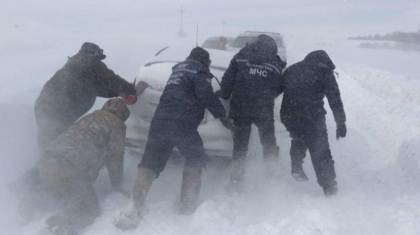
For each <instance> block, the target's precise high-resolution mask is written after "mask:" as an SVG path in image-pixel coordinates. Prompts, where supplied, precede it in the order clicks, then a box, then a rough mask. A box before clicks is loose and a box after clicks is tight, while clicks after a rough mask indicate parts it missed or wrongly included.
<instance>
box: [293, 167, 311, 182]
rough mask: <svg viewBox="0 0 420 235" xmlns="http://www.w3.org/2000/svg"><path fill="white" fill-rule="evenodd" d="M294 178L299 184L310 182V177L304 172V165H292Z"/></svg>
mask: <svg viewBox="0 0 420 235" xmlns="http://www.w3.org/2000/svg"><path fill="white" fill-rule="evenodd" d="M292 176H293V178H295V180H296V181H297V182H305V181H308V176H306V174H305V172H304V171H303V167H302V163H300V164H294V163H292Z"/></svg>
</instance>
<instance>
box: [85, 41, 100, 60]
mask: <svg viewBox="0 0 420 235" xmlns="http://www.w3.org/2000/svg"><path fill="white" fill-rule="evenodd" d="M79 53H80V54H83V55H87V56H91V57H94V58H97V59H99V60H103V59H105V57H106V55H104V50H102V49H101V48H100V47H99V46H98V45H96V44H94V43H91V42H85V43H83V45H82V47H81V48H80V50H79Z"/></svg>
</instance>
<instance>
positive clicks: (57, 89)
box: [35, 42, 136, 152]
mask: <svg viewBox="0 0 420 235" xmlns="http://www.w3.org/2000/svg"><path fill="white" fill-rule="evenodd" d="M105 57H106V56H105V55H104V54H103V50H102V49H100V48H99V46H98V45H96V44H93V43H89V42H85V43H84V44H83V45H82V47H81V49H80V51H79V53H77V54H76V55H74V56H73V57H70V58H69V60H68V61H67V63H66V64H65V65H64V67H63V68H61V69H60V70H59V71H57V72H56V73H55V74H54V76H53V77H52V78H51V79H50V80H48V82H47V83H46V84H45V85H44V87H43V88H42V91H41V94H40V95H39V97H38V99H37V100H36V102H35V117H36V121H37V124H38V146H39V149H40V150H41V152H43V151H44V150H45V148H47V147H48V145H49V144H50V143H51V142H52V141H53V140H55V139H56V138H57V137H58V136H59V135H60V134H61V133H63V132H64V131H66V130H67V129H68V128H69V127H70V126H71V125H72V124H73V123H74V122H75V121H76V120H77V119H79V118H80V117H81V116H83V115H84V114H85V113H86V112H87V111H89V109H91V108H92V106H93V104H94V103H95V100H96V97H97V96H99V97H105V98H112V97H117V96H119V95H127V96H128V95H135V94H136V90H135V89H134V86H133V85H132V84H130V83H129V82H127V81H126V80H124V79H122V78H121V77H120V76H118V75H116V74H115V73H114V72H113V71H112V70H110V69H108V68H107V66H106V65H105V64H104V63H103V62H102V60H103V59H105Z"/></svg>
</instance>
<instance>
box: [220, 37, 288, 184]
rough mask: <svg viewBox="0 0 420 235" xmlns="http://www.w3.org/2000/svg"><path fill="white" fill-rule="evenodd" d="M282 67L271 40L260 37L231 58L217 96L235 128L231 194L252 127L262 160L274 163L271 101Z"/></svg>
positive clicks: (238, 179)
mask: <svg viewBox="0 0 420 235" xmlns="http://www.w3.org/2000/svg"><path fill="white" fill-rule="evenodd" d="M285 66H286V63H285V62H283V61H282V60H281V59H280V57H279V56H278V55H277V44H276V42H275V41H274V39H272V38H271V37H269V36H267V35H264V34H263V35H259V36H258V38H257V41H256V42H254V43H251V44H248V45H247V46H246V47H245V48H243V49H242V50H241V51H240V52H239V53H238V54H236V55H235V56H234V57H233V59H232V61H231V62H230V65H229V68H228V69H227V70H226V72H225V74H224V75H223V78H222V83H221V92H220V96H221V97H222V98H223V99H229V98H231V100H230V113H229V117H231V118H232V119H233V121H234V124H235V126H236V131H235V132H234V138H233V141H234V147H233V160H234V162H233V169H232V174H231V181H230V186H231V189H233V190H234V191H240V190H241V188H242V187H243V180H244V174H245V156H246V154H247V152H248V143H249V137H250V134H251V125H252V124H253V123H254V124H255V125H256V126H257V127H258V131H259V134H260V140H261V144H262V145H263V156H264V160H266V161H267V160H268V161H272V160H274V161H276V160H277V159H278V155H279V147H278V146H277V144H276V137H275V135H274V132H275V131H274V99H275V98H276V96H277V95H278V94H276V90H275V87H276V85H278V84H279V83H281V80H282V69H283V68H284V67H285ZM270 164H273V163H270Z"/></svg>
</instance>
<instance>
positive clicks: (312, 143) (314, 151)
mask: <svg viewBox="0 0 420 235" xmlns="http://www.w3.org/2000/svg"><path fill="white" fill-rule="evenodd" d="M311 129H312V130H311V131H310V132H309V133H308V136H307V144H308V148H309V152H310V154H311V159H312V164H313V167H314V170H315V174H316V176H317V179H318V184H319V185H320V186H321V187H322V188H323V190H324V193H325V195H326V196H331V195H334V194H336V193H337V186H336V185H337V181H335V178H336V175H335V168H334V160H333V159H332V155H331V150H330V146H329V143H328V133H327V127H326V124H325V118H322V119H320V120H317V122H316V123H315V124H314V126H313V127H312V128H311Z"/></svg>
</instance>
